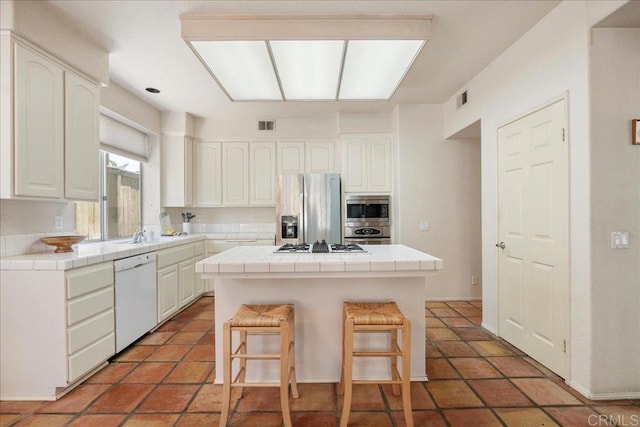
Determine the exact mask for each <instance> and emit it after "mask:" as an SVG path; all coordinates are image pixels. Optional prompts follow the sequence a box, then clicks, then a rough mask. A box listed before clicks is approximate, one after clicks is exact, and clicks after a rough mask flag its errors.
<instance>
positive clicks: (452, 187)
mask: <svg viewBox="0 0 640 427" xmlns="http://www.w3.org/2000/svg"><path fill="white" fill-rule="evenodd" d="M395 120H396V125H395V126H394V127H395V129H396V136H395V139H396V168H395V169H396V175H395V177H396V181H395V182H396V191H395V195H396V197H395V200H394V206H395V207H396V212H397V214H396V215H395V216H394V218H395V219H394V222H396V223H397V224H396V229H397V230H399V235H398V236H397V237H398V238H397V239H396V241H398V242H400V243H402V244H404V245H407V246H411V247H413V248H416V249H418V250H422V251H424V252H427V253H429V254H431V255H434V256H437V257H439V258H442V259H443V260H444V270H442V271H439V272H438V273H437V275H433V276H430V277H428V278H427V299H431V300H436V299H461V298H462V299H469V298H480V295H481V286H479V285H471V276H472V275H473V276H480V275H481V256H480V141H479V140H463V139H460V140H446V139H444V138H443V137H442V122H443V112H442V105H400V106H398V107H397V108H396V111H395ZM420 221H429V222H430V231H420V229H419V224H420Z"/></svg>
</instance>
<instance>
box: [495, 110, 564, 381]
mask: <svg viewBox="0 0 640 427" xmlns="http://www.w3.org/2000/svg"><path fill="white" fill-rule="evenodd" d="M565 123H566V113H565V101H564V100H561V101H558V102H556V103H554V104H551V105H549V106H548V107H545V108H543V109H541V110H538V111H536V112H534V113H531V114H529V115H527V116H525V117H522V118H521V119H519V120H517V121H515V122H512V123H510V124H508V125H506V126H504V127H502V128H500V129H498V221H499V223H498V233H499V242H500V243H498V245H497V246H499V247H500V249H498V250H499V251H500V254H499V258H498V281H499V286H498V287H499V292H498V293H499V304H498V306H499V322H500V323H499V326H500V330H499V332H500V336H502V337H504V338H505V339H506V340H507V341H509V342H511V343H512V344H514V345H515V346H517V347H519V348H520V349H521V350H523V351H524V352H526V353H527V354H529V355H530V356H531V357H533V358H534V359H536V360H538V361H539V362H541V363H542V364H544V365H545V366H547V367H548V368H549V369H551V370H553V371H554V372H556V373H557V374H558V375H560V376H565V375H566V374H567V372H568V366H567V360H568V359H567V357H566V356H567V354H566V341H565V340H567V339H568V337H569V173H568V165H569V160H568V153H569V150H568V140H565V139H566V138H565V130H564V129H565V128H566V126H565Z"/></svg>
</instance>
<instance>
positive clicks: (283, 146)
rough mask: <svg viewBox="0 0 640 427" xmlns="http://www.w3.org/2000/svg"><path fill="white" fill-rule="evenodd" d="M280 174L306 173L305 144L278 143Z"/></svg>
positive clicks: (300, 142)
mask: <svg viewBox="0 0 640 427" xmlns="http://www.w3.org/2000/svg"><path fill="white" fill-rule="evenodd" d="M277 147H278V148H277V149H278V159H277V167H278V173H304V172H305V170H304V161H305V156H304V142H303V141H299V142H298V141H296V142H278V144H277Z"/></svg>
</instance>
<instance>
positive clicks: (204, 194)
mask: <svg viewBox="0 0 640 427" xmlns="http://www.w3.org/2000/svg"><path fill="white" fill-rule="evenodd" d="M193 165H194V175H193V199H194V200H193V202H194V205H195V206H222V144H221V143H220V142H195V143H194V144H193Z"/></svg>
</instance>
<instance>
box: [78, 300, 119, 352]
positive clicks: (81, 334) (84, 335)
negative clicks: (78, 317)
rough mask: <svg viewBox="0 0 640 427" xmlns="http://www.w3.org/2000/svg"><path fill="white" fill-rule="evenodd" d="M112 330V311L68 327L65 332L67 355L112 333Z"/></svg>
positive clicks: (113, 324)
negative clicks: (66, 336)
mask: <svg viewBox="0 0 640 427" xmlns="http://www.w3.org/2000/svg"><path fill="white" fill-rule="evenodd" d="M114 330H115V320H114V313H113V310H109V311H106V312H104V313H101V314H99V315H97V316H95V317H91V318H89V319H87V320H86V321H84V322H82V323H79V324H77V325H74V326H72V327H70V328H69V330H68V331H67V335H68V340H67V344H68V349H67V351H68V354H73V353H75V352H76V351H78V350H80V349H81V348H83V347H86V346H87V345H89V344H91V343H92V342H94V341H98V340H99V339H100V338H102V337H104V336H106V335H109V334H112V333H114Z"/></svg>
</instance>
